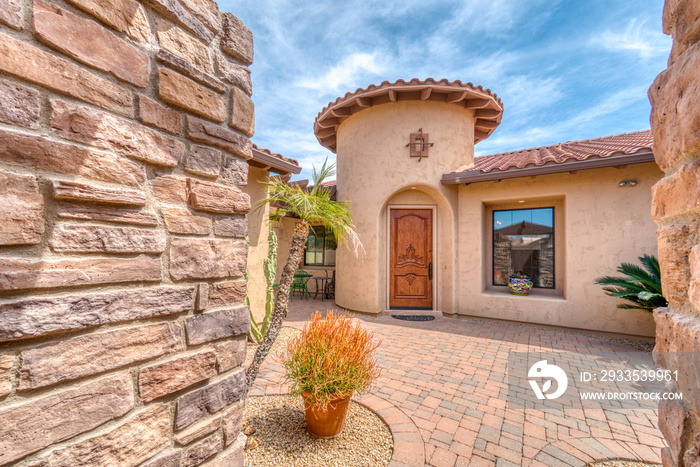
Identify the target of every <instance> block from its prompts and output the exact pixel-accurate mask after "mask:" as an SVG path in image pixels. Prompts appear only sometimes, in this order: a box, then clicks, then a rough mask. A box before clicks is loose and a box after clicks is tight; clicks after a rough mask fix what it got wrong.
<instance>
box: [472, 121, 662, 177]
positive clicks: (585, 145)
mask: <svg viewBox="0 0 700 467" xmlns="http://www.w3.org/2000/svg"><path fill="white" fill-rule="evenodd" d="M652 143H653V139H652V136H651V130H642V131H635V132H633V133H622V134H620V135H614V136H603V137H601V138H594V139H585V140H582V141H568V142H566V143H560V144H558V145H555V146H542V147H539V148H532V149H521V150H519V151H511V152H502V153H500V154H491V155H489V156H481V157H477V158H475V159H474V169H473V170H479V171H481V172H490V171H492V170H495V169H498V170H508V169H511V168H518V169H522V168H523V167H527V166H528V165H535V166H540V165H544V164H547V163H552V164H561V163H562V162H567V161H571V160H572V159H575V160H578V161H583V160H586V159H588V158H589V157H610V156H612V155H615V154H634V153H637V152H639V151H641V150H647V151H649V150H651V145H652Z"/></svg>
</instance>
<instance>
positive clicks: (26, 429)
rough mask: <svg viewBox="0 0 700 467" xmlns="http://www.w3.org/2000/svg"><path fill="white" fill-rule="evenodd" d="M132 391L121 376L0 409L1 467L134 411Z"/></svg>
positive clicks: (126, 380) (91, 382)
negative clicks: (132, 409)
mask: <svg viewBox="0 0 700 467" xmlns="http://www.w3.org/2000/svg"><path fill="white" fill-rule="evenodd" d="M132 389H133V388H132V383H131V376H130V375H129V373H128V372H123V373H118V374H116V375H113V376H108V377H106V378H102V379H98V380H95V381H90V382H89V383H85V384H82V385H80V386H78V387H76V388H71V389H66V390H63V391H59V392H54V393H51V394H49V395H46V396H40V397H38V398H33V399H31V400H28V401H22V402H20V403H19V404H14V405H12V406H10V407H6V408H3V409H0V463H1V464H3V465H4V464H7V463H10V462H12V461H14V460H17V459H19V458H21V457H24V456H26V455H28V454H31V453H33V452H36V451H38V450H40V449H42V448H45V447H46V446H50V445H52V444H55V443H58V442H60V441H63V440H66V439H68V438H71V437H73V436H75V435H77V434H80V433H84V432H86V431H89V430H92V429H93V428H95V427H98V426H100V425H102V424H103V423H105V422H108V421H110V420H113V419H115V418H118V417H121V416H122V415H124V414H125V413H127V412H128V411H129V410H131V408H132V407H133V390H132ZM18 427H21V429H19V428H18Z"/></svg>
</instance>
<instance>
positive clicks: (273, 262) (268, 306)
mask: <svg viewBox="0 0 700 467" xmlns="http://www.w3.org/2000/svg"><path fill="white" fill-rule="evenodd" d="M247 271H248V270H247V269H246V275H247V273H248V272H247ZM263 272H264V273H265V281H266V282H267V295H266V300H265V318H264V319H263V323H262V328H261V327H260V326H258V323H256V322H255V318H254V316H253V312H252V311H251V312H250V334H251V337H252V338H253V339H255V342H257V343H258V344H260V343H261V342H262V340H263V337H265V334H267V329H268V328H269V327H270V317H271V316H272V311H273V310H274V309H275V290H274V288H273V285H274V283H275V273H276V272H277V235H276V234H275V231H274V230H272V227H270V234H269V236H268V239H267V258H266V259H265V260H264V261H263ZM245 299H246V302H247V303H246V305H250V300H249V299H248V294H247V293H246V298H245Z"/></svg>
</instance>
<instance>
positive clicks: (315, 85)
mask: <svg viewBox="0 0 700 467" xmlns="http://www.w3.org/2000/svg"><path fill="white" fill-rule="evenodd" d="M384 70H385V66H384V65H383V64H380V63H377V53H376V52H375V53H372V54H368V53H361V52H357V53H353V54H351V55H349V56H347V57H345V59H344V60H343V61H342V62H340V63H339V64H338V65H335V66H334V67H332V68H331V69H330V70H329V71H328V72H327V73H326V74H325V75H323V76H320V77H318V78H306V79H304V80H302V81H299V82H298V83H297V86H300V87H303V88H309V89H315V90H317V91H323V92H326V91H331V90H332V91H337V90H339V89H345V88H347V87H348V86H349V85H351V84H353V83H354V82H355V81H356V80H357V78H358V76H359V75H361V74H364V73H368V74H372V75H378V74H381V73H383V72H384Z"/></svg>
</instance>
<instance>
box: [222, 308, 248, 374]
mask: <svg viewBox="0 0 700 467" xmlns="http://www.w3.org/2000/svg"><path fill="white" fill-rule="evenodd" d="M249 321H250V318H249ZM248 325H249V326H250V324H248ZM247 343H248V338H247V336H238V337H234V338H233V339H231V340H229V341H226V342H222V343H220V344H217V346H216V365H217V367H218V368H219V373H225V372H227V371H229V370H231V369H233V368H236V367H237V366H240V365H243V362H245V351H246V345H247Z"/></svg>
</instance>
